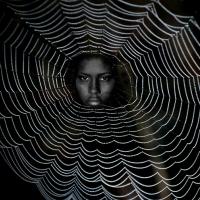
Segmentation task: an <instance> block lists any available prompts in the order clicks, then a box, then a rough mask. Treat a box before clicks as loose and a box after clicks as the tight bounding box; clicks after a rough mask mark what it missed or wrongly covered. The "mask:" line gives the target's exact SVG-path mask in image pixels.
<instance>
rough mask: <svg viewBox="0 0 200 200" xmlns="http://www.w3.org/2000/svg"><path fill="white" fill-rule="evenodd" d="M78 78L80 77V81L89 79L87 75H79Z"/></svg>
mask: <svg viewBox="0 0 200 200" xmlns="http://www.w3.org/2000/svg"><path fill="white" fill-rule="evenodd" d="M79 79H80V80H81V81H88V80H89V77H88V76H83V75H80V76H79Z"/></svg>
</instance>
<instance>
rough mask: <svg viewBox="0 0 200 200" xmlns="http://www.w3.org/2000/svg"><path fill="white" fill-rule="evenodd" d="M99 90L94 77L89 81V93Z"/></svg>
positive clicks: (95, 92)
mask: <svg viewBox="0 0 200 200" xmlns="http://www.w3.org/2000/svg"><path fill="white" fill-rule="evenodd" d="M98 92H99V84H98V80H96V79H95V78H94V79H92V80H91V83H90V93H91V94H97V93H98Z"/></svg>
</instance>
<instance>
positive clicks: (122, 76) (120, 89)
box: [66, 53, 131, 107]
mask: <svg viewBox="0 0 200 200" xmlns="http://www.w3.org/2000/svg"><path fill="white" fill-rule="evenodd" d="M93 58H98V59H101V60H102V62H103V63H104V64H105V65H108V66H110V67H111V71H112V74H113V76H114V78H115V80H116V81H115V87H114V89H113V91H112V94H111V97H110V98H109V100H108V102H107V105H108V106H112V107H118V106H122V105H125V104H127V103H128V101H129V99H130V95H131V87H130V80H129V78H128V75H127V72H126V70H124V67H123V66H121V65H122V64H121V63H120V61H119V60H118V59H117V58H116V57H114V56H107V55H104V54H97V53H83V54H80V55H78V56H76V57H74V58H73V59H72V60H71V63H70V64H69V68H68V71H67V80H66V82H67V86H68V89H69V91H70V92H71V94H72V97H73V99H74V100H75V101H77V102H79V103H80V102H81V101H80V99H79V96H78V94H77V91H76V87H75V80H76V75H77V73H78V68H79V66H80V65H81V63H82V61H83V60H90V59H93Z"/></svg>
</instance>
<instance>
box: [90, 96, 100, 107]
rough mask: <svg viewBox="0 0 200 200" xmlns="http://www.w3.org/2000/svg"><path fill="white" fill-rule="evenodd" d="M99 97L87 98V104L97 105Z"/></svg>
mask: <svg viewBox="0 0 200 200" xmlns="http://www.w3.org/2000/svg"><path fill="white" fill-rule="evenodd" d="M100 102H101V101H100V99H99V98H98V97H90V98H89V99H88V104H89V105H92V106H97V105H99V104H100Z"/></svg>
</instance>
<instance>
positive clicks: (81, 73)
mask: <svg viewBox="0 0 200 200" xmlns="http://www.w3.org/2000/svg"><path fill="white" fill-rule="evenodd" d="M79 75H85V76H90V74H87V73H84V72H80V73H79Z"/></svg>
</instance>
